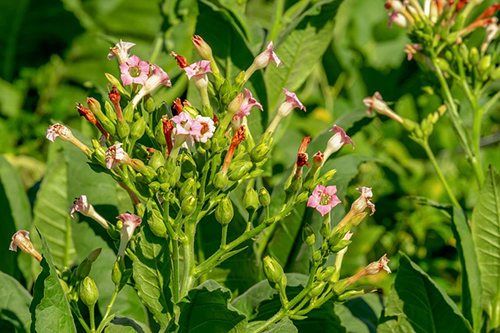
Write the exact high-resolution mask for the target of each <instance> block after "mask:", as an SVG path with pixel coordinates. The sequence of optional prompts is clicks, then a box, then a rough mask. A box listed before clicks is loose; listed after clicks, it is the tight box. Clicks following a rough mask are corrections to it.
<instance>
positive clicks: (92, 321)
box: [88, 304, 95, 333]
mask: <svg viewBox="0 0 500 333" xmlns="http://www.w3.org/2000/svg"><path fill="white" fill-rule="evenodd" d="M88 308H89V316H90V332H92V333H94V332H95V311H94V308H95V304H92V305H90V306H89V307H88Z"/></svg>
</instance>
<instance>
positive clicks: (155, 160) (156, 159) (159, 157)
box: [148, 150, 165, 183]
mask: <svg viewBox="0 0 500 333" xmlns="http://www.w3.org/2000/svg"><path fill="white" fill-rule="evenodd" d="M148 165H149V166H150V167H152V168H153V170H155V171H157V170H158V169H159V168H160V167H163V166H164V165H165V157H163V154H162V153H161V151H159V150H157V151H155V152H154V153H153V155H152V156H151V158H150V159H149V162H148ZM162 183H163V182H162Z"/></svg>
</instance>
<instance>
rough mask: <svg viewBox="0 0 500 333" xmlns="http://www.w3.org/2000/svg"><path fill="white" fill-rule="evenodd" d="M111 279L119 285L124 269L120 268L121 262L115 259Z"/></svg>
mask: <svg viewBox="0 0 500 333" xmlns="http://www.w3.org/2000/svg"><path fill="white" fill-rule="evenodd" d="M111 280H112V281H113V283H114V284H115V286H117V287H118V286H119V285H120V283H121V280H122V271H121V269H120V264H119V263H118V261H115V264H114V265H113V270H112V271H111Z"/></svg>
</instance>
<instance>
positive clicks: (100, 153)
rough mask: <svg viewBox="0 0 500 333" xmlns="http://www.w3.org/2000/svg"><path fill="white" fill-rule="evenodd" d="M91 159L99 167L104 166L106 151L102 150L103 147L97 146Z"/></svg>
mask: <svg viewBox="0 0 500 333" xmlns="http://www.w3.org/2000/svg"><path fill="white" fill-rule="evenodd" d="M92 157H93V158H94V160H95V161H96V162H98V163H99V164H100V165H106V151H105V150H104V148H103V147H100V146H99V147H97V148H95V149H94V153H93V155H92Z"/></svg>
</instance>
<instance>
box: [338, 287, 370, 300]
mask: <svg viewBox="0 0 500 333" xmlns="http://www.w3.org/2000/svg"><path fill="white" fill-rule="evenodd" d="M364 294H366V291H365V290H364V289H360V290H348V291H346V292H345V293H343V294H342V295H340V296H339V298H338V300H339V301H347V300H348V299H351V298H353V297H357V296H361V295H364Z"/></svg>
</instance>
